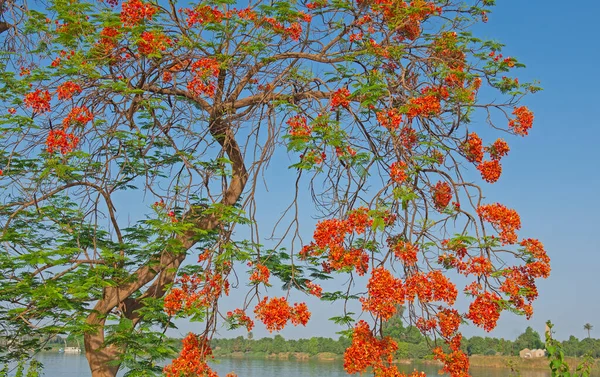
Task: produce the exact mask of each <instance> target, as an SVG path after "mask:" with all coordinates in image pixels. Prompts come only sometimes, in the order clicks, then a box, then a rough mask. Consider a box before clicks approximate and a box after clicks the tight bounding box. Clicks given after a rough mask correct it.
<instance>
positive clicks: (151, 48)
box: [138, 31, 172, 55]
mask: <svg viewBox="0 0 600 377" xmlns="http://www.w3.org/2000/svg"><path fill="white" fill-rule="evenodd" d="M140 38H141V39H140V41H139V42H138V51H139V52H140V54H142V55H151V54H156V53H158V52H160V51H165V50H166V49H167V47H169V46H170V45H171V43H172V41H171V39H170V38H167V36H166V35H164V34H163V33H159V32H156V33H155V32H151V31H144V32H143V33H142V35H141V36H140Z"/></svg>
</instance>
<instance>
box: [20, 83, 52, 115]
mask: <svg viewBox="0 0 600 377" xmlns="http://www.w3.org/2000/svg"><path fill="white" fill-rule="evenodd" d="M51 99H52V96H51V95H50V92H49V91H47V90H44V91H42V90H41V89H37V90H36V91H35V92H31V93H27V94H26V95H25V106H26V107H29V108H32V109H33V112H34V113H36V114H37V113H40V114H41V113H44V112H46V111H50V100H51Z"/></svg>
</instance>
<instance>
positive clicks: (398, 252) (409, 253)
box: [393, 241, 419, 266]
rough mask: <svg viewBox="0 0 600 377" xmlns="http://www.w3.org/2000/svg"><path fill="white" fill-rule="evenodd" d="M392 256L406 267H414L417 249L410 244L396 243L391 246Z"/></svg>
mask: <svg viewBox="0 0 600 377" xmlns="http://www.w3.org/2000/svg"><path fill="white" fill-rule="evenodd" d="M393 250H394V255H395V256H396V258H398V259H400V260H401V261H402V262H404V264H405V265H407V266H414V265H415V264H416V263H417V254H418V252H419V248H418V247H417V246H415V245H413V244H411V243H410V242H405V241H398V242H396V244H395V245H394V246H393Z"/></svg>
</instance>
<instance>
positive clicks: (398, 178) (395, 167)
mask: <svg viewBox="0 0 600 377" xmlns="http://www.w3.org/2000/svg"><path fill="white" fill-rule="evenodd" d="M406 169H407V165H406V163H405V162H403V161H398V162H394V163H392V164H391V165H390V178H391V179H392V181H394V182H396V183H402V182H404V181H405V180H406V178H407V177H408V176H407V174H406Z"/></svg>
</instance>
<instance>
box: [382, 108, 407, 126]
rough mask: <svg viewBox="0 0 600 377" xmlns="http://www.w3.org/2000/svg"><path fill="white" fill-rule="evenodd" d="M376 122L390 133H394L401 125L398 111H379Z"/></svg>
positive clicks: (400, 115)
mask: <svg viewBox="0 0 600 377" xmlns="http://www.w3.org/2000/svg"><path fill="white" fill-rule="evenodd" d="M377 121H378V122H379V123H380V124H381V125H382V126H383V127H385V128H387V129H388V130H390V131H395V130H397V129H398V128H399V127H400V124H402V114H401V113H400V111H398V109H390V110H388V111H380V112H378V113H377Z"/></svg>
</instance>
